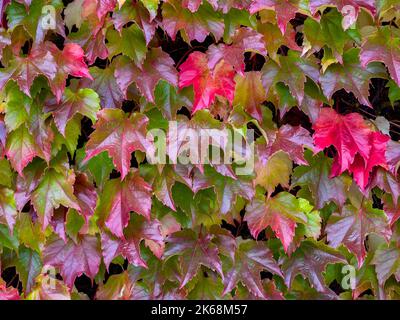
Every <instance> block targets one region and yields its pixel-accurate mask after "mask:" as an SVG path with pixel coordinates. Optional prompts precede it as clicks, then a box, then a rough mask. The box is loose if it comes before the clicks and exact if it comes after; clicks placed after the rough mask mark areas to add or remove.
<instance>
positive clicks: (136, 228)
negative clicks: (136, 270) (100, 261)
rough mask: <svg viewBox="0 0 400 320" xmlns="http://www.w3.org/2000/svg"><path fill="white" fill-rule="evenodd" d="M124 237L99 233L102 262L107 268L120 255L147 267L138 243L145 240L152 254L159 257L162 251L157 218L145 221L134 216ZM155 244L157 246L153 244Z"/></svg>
mask: <svg viewBox="0 0 400 320" xmlns="http://www.w3.org/2000/svg"><path fill="white" fill-rule="evenodd" d="M125 235H126V239H118V238H115V237H113V236H111V235H108V234H107V233H105V232H104V233H102V234H101V246H102V248H103V258H104V263H105V265H106V267H107V269H108V267H109V266H110V263H111V262H112V260H113V259H114V258H115V257H118V256H119V255H122V256H123V257H124V258H126V259H128V261H129V263H132V264H134V265H135V266H139V267H144V268H147V264H146V262H145V261H144V260H143V259H142V257H141V255H140V243H141V241H142V240H145V242H146V244H147V245H148V246H149V247H150V249H151V250H152V251H153V253H154V255H155V256H156V257H158V258H161V256H162V255H163V252H164V237H163V235H162V233H161V223H160V222H159V221H158V220H152V221H146V220H145V219H144V218H142V217H140V216H135V218H134V219H132V220H131V223H130V225H129V226H128V228H127V229H126V232H125ZM154 244H157V245H158V246H154Z"/></svg>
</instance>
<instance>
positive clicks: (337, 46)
mask: <svg viewBox="0 0 400 320" xmlns="http://www.w3.org/2000/svg"><path fill="white" fill-rule="evenodd" d="M342 20H343V16H342V15H341V14H340V13H339V12H338V11H336V10H332V11H329V12H328V13H326V14H324V15H322V17H321V20H320V21H319V22H317V21H315V20H314V19H313V18H307V19H306V21H304V37H305V41H306V43H305V45H304V47H303V54H304V53H306V52H309V54H310V53H313V52H317V51H319V50H321V49H322V48H324V46H326V47H328V48H330V49H331V50H332V52H333V55H334V56H335V58H336V60H337V61H339V62H340V63H343V59H342V55H343V49H344V46H345V43H346V41H347V40H349V39H350V37H349V36H348V35H347V34H346V32H345V31H344V30H343V27H342ZM309 50H311V51H309Z"/></svg>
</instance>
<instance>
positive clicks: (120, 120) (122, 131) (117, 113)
mask: <svg viewBox="0 0 400 320" xmlns="http://www.w3.org/2000/svg"><path fill="white" fill-rule="evenodd" d="M97 116H98V118H99V120H98V121H97V122H96V124H95V126H94V127H95V130H94V132H93V133H92V134H91V135H90V137H89V141H88V143H87V144H86V157H85V159H84V160H83V161H84V162H86V161H88V160H89V159H91V158H93V157H94V156H96V155H98V154H99V153H101V152H103V151H107V152H108V154H109V155H110V157H111V158H112V159H113V162H114V165H115V167H116V168H117V169H118V171H120V172H121V179H124V178H125V176H126V175H127V174H128V171H129V168H130V162H131V153H132V152H134V151H136V150H140V151H142V152H149V153H150V154H153V153H152V151H153V148H154V147H153V144H152V141H150V140H149V138H148V137H147V136H146V134H147V132H146V127H147V123H148V118H147V117H146V116H144V115H142V114H139V113H134V114H132V115H131V116H130V117H127V116H126V115H125V113H124V112H123V111H122V110H117V109H115V110H111V109H104V110H101V111H100V112H99V113H98V114H97Z"/></svg>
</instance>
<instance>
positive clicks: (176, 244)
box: [164, 229, 224, 288]
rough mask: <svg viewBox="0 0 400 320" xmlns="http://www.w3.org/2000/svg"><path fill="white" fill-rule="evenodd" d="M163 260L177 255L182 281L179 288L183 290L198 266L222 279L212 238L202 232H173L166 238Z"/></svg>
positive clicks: (220, 267)
mask: <svg viewBox="0 0 400 320" xmlns="http://www.w3.org/2000/svg"><path fill="white" fill-rule="evenodd" d="M167 243H168V244H167V247H166V249H165V252H164V257H165V258H167V259H168V258H170V257H172V256H175V255H179V263H180V268H181V274H182V279H181V280H180V288H183V287H184V286H185V285H186V284H187V283H188V282H189V281H190V280H191V279H192V278H193V277H194V276H195V275H196V274H197V272H198V270H199V268H200V265H203V266H206V267H207V268H210V269H212V270H213V271H216V272H218V273H219V274H220V275H221V277H222V278H224V275H223V273H222V266H221V260H220V258H219V256H218V248H217V246H216V245H215V244H213V243H212V236H211V235H210V234H208V233H206V232H204V231H202V230H200V232H199V233H198V234H197V233H196V232H195V231H193V230H190V229H186V230H183V231H179V232H175V233H173V234H172V235H171V236H169V237H168V238H167Z"/></svg>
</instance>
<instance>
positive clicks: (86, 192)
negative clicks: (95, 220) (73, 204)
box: [74, 173, 97, 229]
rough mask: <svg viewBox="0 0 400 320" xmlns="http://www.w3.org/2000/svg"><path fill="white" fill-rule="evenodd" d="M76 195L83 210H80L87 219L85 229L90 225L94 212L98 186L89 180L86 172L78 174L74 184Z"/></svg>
mask: <svg viewBox="0 0 400 320" xmlns="http://www.w3.org/2000/svg"><path fill="white" fill-rule="evenodd" d="M74 195H75V197H76V199H77V203H78V205H79V207H80V208H81V210H80V211H79V212H80V213H81V214H82V216H83V218H84V219H85V229H87V228H88V227H89V219H90V217H91V216H93V214H94V208H95V207H96V203H97V192H96V188H95V187H94V186H93V185H92V184H91V183H90V182H89V180H88V177H87V175H86V174H85V173H80V174H78V175H77V176H76V179H75V184H74Z"/></svg>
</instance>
